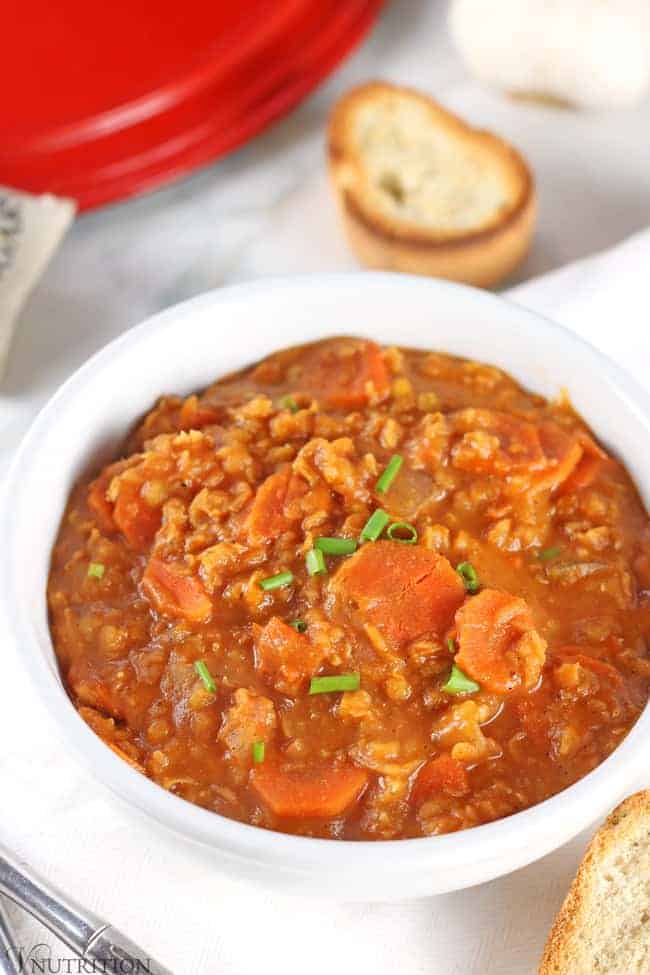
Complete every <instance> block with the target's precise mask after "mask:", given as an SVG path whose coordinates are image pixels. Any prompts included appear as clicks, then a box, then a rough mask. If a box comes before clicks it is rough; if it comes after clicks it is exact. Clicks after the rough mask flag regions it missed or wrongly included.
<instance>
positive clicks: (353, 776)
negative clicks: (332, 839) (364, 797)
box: [251, 763, 368, 819]
mask: <svg viewBox="0 0 650 975" xmlns="http://www.w3.org/2000/svg"><path fill="white" fill-rule="evenodd" d="M367 781H368V773H367V772H365V771H363V769H360V768H355V767H353V766H350V767H348V768H309V769H282V768H279V767H277V766H274V765H271V764H270V763H265V764H264V765H261V766H259V767H258V768H255V769H253V772H252V773H251V784H252V786H253V789H254V790H255V791H256V792H257V794H258V796H259V797H260V799H262V801H263V802H264V804H265V805H266V806H268V808H269V809H270V810H271V812H272V813H273V814H274V815H275V816H281V817H282V818H291V819H320V818H331V817H332V816H340V815H342V814H343V813H344V812H345V811H346V809H348V808H349V807H350V806H351V805H352V804H353V803H355V802H356V801H357V800H358V799H359V798H360V797H361V793H362V792H363V790H364V788H365V786H366V783H367Z"/></svg>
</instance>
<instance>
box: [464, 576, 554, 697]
mask: <svg viewBox="0 0 650 975" xmlns="http://www.w3.org/2000/svg"><path fill="white" fill-rule="evenodd" d="M456 626H457V628H458V645H459V650H458V653H457V654H456V663H457V665H458V666H459V667H460V669H461V670H463V671H464V672H465V673H466V674H468V675H469V676H470V677H472V678H473V679H474V680H475V681H478V683H479V684H480V685H481V686H482V687H484V688H486V690H488V691H492V692H494V693H495V694H504V693H506V692H508V691H510V690H512V689H513V687H515V686H516V685H517V684H518V683H519V682H520V675H519V672H518V669H517V661H516V660H514V659H513V658H512V655H511V654H510V651H511V650H512V648H513V647H514V645H515V644H516V643H517V641H518V640H519V639H520V638H521V637H522V636H523V634H524V633H526V632H527V631H529V630H533V629H534V628H535V624H534V621H533V617H532V615H531V612H530V609H529V608H528V605H527V603H526V602H525V601H524V600H523V599H520V598H518V597H517V596H512V595H510V593H507V592H499V591H498V590H497V589H484V590H483V591H482V592H480V593H479V594H478V595H477V596H473V597H472V598H471V599H468V600H467V602H466V603H465V605H464V606H462V607H461V608H460V609H459V610H458V612H457V613H456Z"/></svg>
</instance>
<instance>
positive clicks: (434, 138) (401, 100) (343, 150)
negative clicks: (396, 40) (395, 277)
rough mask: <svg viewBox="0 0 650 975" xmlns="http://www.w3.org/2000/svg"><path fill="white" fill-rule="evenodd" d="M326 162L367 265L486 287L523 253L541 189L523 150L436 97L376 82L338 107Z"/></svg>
mask: <svg viewBox="0 0 650 975" xmlns="http://www.w3.org/2000/svg"><path fill="white" fill-rule="evenodd" d="M328 155H329V168H330V174H331V178H332V182H333V184H334V188H335V191H336V194H337V197H338V201H339V205H340V209H341V213H342V216H343V222H344V226H345V229H346V232H347V236H348V238H349V242H350V245H351V247H352V249H353V251H354V252H355V253H356V255H357V257H358V258H359V260H360V261H361V262H362V263H363V264H366V265H367V266H368V267H373V268H385V269H389V270H399V271H407V272H410V273H413V274H427V275H433V276H435V277H442V278H451V279H452V280H455V281H465V282H467V283H469V284H476V285H481V286H488V285H492V284H496V283H497V282H498V281H500V280H502V279H503V278H505V277H506V276H507V275H508V274H510V273H511V272H512V271H513V270H514V269H515V268H516V267H517V265H518V264H519V263H520V262H521V260H522V259H523V258H524V257H525V255H526V253H527V251H528V248H529V245H530V240H531V236H532V233H533V228H534V225H535V218H536V210H537V206H536V196H535V188H534V184H533V179H532V176H531V173H530V170H529V168H528V166H527V165H526V163H525V161H524V159H523V158H522V157H521V156H520V155H519V153H518V152H517V151H516V150H515V149H513V148H512V146H509V145H508V144H507V143H506V142H504V141H503V140H502V139H499V138H498V137H497V136H495V135H492V134H491V133H489V132H483V131H480V130H478V129H473V128H471V126H469V125H466V124H465V122H463V121H462V120H461V119H459V118H458V117H457V116H455V115H452V114H451V113H450V112H447V111H445V109H443V108H442V107H441V106H440V105H438V104H437V103H436V102H435V101H433V99H431V98H429V97H427V96H426V95H422V94H420V93H418V92H416V91H412V90H410V89H407V88H399V87H396V86H395V85H390V84H386V83H383V82H371V83H369V84H366V85H362V86H360V87H358V88H355V89H353V90H352V91H350V92H349V93H348V94H347V95H345V96H344V97H343V98H341V99H340V101H339V102H338V103H337V104H336V105H335V107H334V110H333V112H332V114H331V117H330V123H329V132H328Z"/></svg>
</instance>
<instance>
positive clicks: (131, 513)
mask: <svg viewBox="0 0 650 975" xmlns="http://www.w3.org/2000/svg"><path fill="white" fill-rule="evenodd" d="M140 487H141V486H140V485H139V484H137V483H136V482H131V481H123V482H122V483H121V484H120V491H119V494H118V496H117V498H116V500H115V506H114V508H113V520H114V521H115V524H116V525H117V527H118V528H119V530H120V531H121V532H122V534H123V535H124V537H125V538H126V540H127V542H128V543H129V545H130V546H131V547H132V548H134V549H136V550H137V551H139V552H143V551H145V550H146V549H148V548H149V546H150V545H151V543H152V541H153V539H154V536H155V534H156V532H157V531H158V529H159V528H160V522H161V521H162V510H161V508H153V507H152V506H151V505H150V504H147V502H146V501H145V500H144V498H143V497H142V496H141V494H140Z"/></svg>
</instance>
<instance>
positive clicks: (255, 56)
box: [0, 0, 384, 209]
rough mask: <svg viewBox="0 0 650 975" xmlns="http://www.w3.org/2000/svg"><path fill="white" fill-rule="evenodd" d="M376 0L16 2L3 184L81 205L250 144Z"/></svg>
mask: <svg viewBox="0 0 650 975" xmlns="http://www.w3.org/2000/svg"><path fill="white" fill-rule="evenodd" d="M383 2H384V0H345V3H341V2H340V0H239V2H237V3H233V2H232V0H185V2H184V3H180V4H179V3H178V2H177V0H175V2H170V0H155V2H154V0H135V2H134V0H114V2H113V3H112V4H109V5H108V6H102V5H97V4H92V3H90V4H89V3H88V0H58V2H57V3H55V4H53V3H52V2H51V0H10V8H9V10H7V11H5V18H4V21H5V29H6V32H7V36H9V37H11V44H9V45H7V49H6V50H5V51H4V56H3V59H2V65H1V67H0V77H2V76H4V85H3V90H4V91H5V92H7V93H11V97H7V98H4V99H2V100H1V101H0V132H2V133H3V137H2V140H0V183H6V184H9V185H12V186H16V187H20V188H22V189H26V190H32V191H35V192H43V191H50V192H54V193H60V194H62V195H66V196H72V197H74V198H75V199H77V201H78V203H79V205H80V207H81V208H82V209H84V208H87V207H92V206H98V205H99V204H102V203H107V202H109V201H112V200H118V199H121V198H123V197H126V196H130V195H132V194H134V193H138V192H141V191H143V190H145V189H151V188H154V187H155V186H158V185H160V184H162V183H164V182H167V181H168V180H170V179H173V178H174V177H176V176H179V175H181V174H182V173H186V172H189V171H190V170H191V169H193V168H194V167H196V166H199V165H201V163H205V162H208V161H210V160H214V159H216V158H217V157H219V156H221V155H223V154H224V153H226V152H228V151H229V150H231V149H233V148H234V147H235V146H238V145H240V144H241V143H243V142H245V141H246V140H247V139H249V138H250V137H251V136H253V135H255V134H256V133H257V132H259V131H260V130H261V129H263V128H264V127H265V126H266V125H267V124H268V123H269V122H271V121H272V120H273V119H276V118H278V117H279V116H281V115H282V114H284V113H286V112H287V111H288V110H289V109H290V108H292V107H293V106H294V105H296V104H297V103H298V102H299V101H300V99H301V98H303V97H304V96H305V95H306V94H307V93H308V92H309V91H311V90H312V89H313V88H314V87H315V86H316V85H317V84H318V82H319V81H321V80H322V79H323V78H324V77H325V76H326V75H327V74H328V73H329V72H330V71H331V70H332V69H333V68H334V67H335V66H336V64H337V63H338V62H339V61H340V60H341V58H342V57H343V56H344V55H345V54H346V53H347V52H348V51H349V50H351V48H352V47H353V46H354V45H355V44H356V43H357V42H358V41H359V40H360V38H361V37H362V36H363V34H364V33H365V31H366V30H367V29H368V28H369V26H370V25H371V24H372V22H373V20H374V19H375V17H376V16H377V13H378V11H379V9H380V7H381V6H382V3H383Z"/></svg>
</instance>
